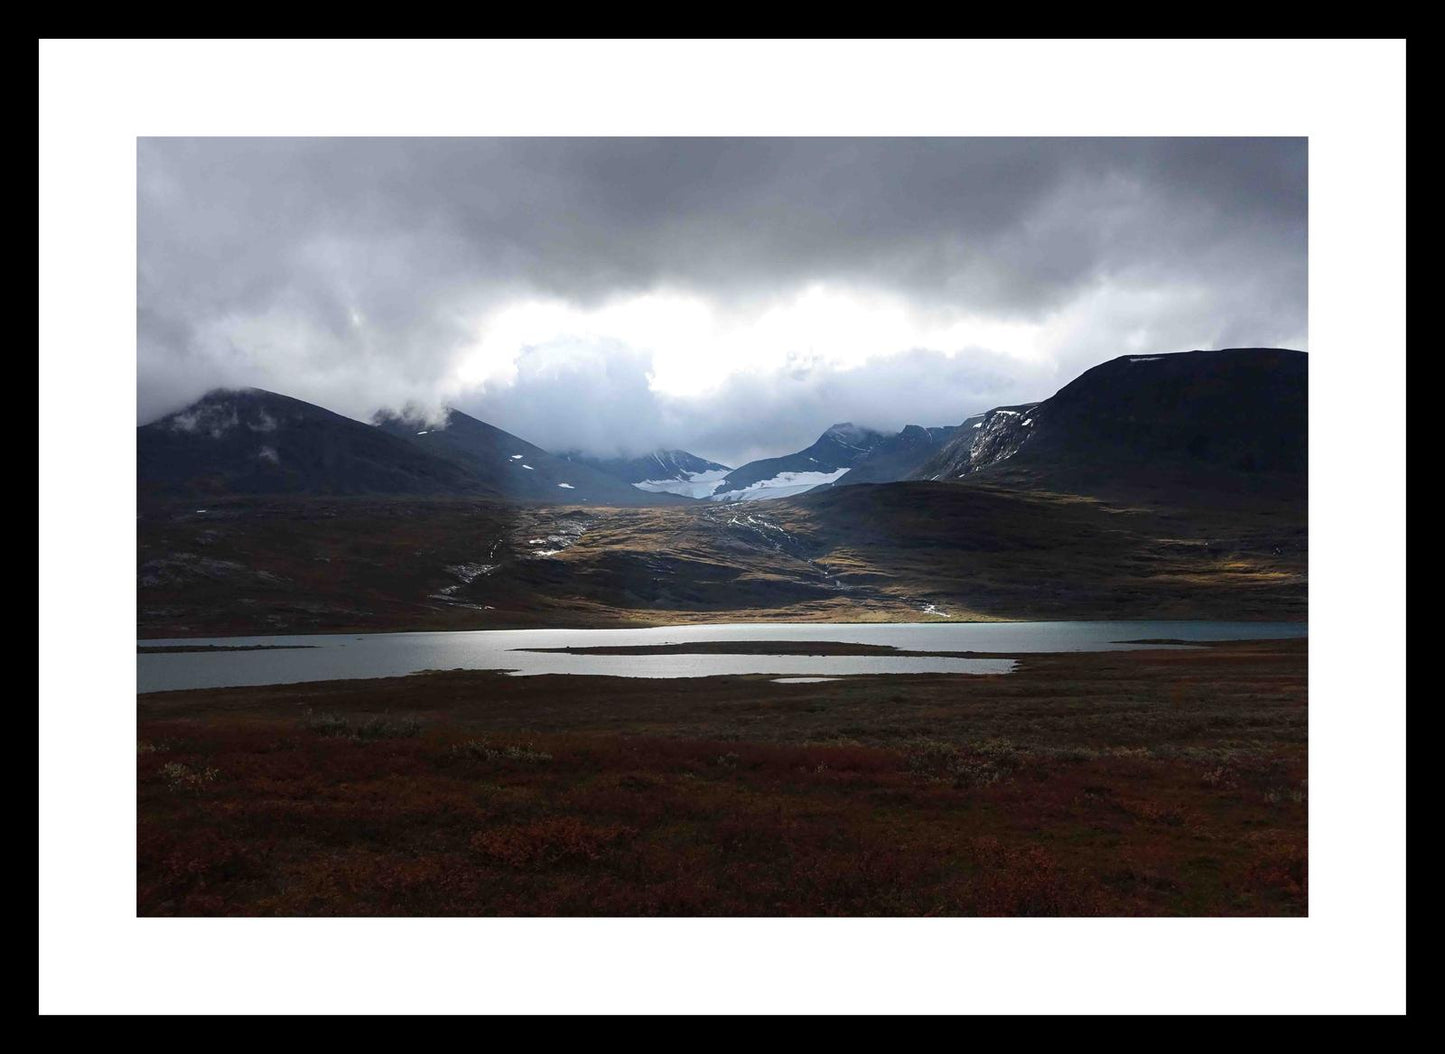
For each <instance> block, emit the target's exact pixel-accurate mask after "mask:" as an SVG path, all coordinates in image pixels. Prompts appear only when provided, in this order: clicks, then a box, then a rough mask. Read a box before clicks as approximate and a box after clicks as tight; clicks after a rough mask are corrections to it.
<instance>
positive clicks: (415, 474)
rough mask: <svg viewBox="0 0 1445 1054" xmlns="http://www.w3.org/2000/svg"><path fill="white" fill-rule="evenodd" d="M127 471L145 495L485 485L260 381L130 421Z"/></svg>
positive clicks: (412, 490) (442, 490) (477, 489)
mask: <svg viewBox="0 0 1445 1054" xmlns="http://www.w3.org/2000/svg"><path fill="white" fill-rule="evenodd" d="M136 470H137V484H138V489H139V492H140V493H141V494H142V495H143V496H150V497H184V496H201V495H226V494H318V495H341V494H358V495H360V494H428V495H448V494H451V495H462V494H473V493H485V492H486V491H485V488H483V487H481V486H480V485H479V484H478V483H477V481H476V480H474V479H472V478H471V477H470V476H469V475H468V474H467V473H466V472H464V471H463V470H461V469H460V468H458V467H457V466H456V465H453V464H451V463H449V462H446V461H443V460H441V459H439V458H435V457H432V456H431V455H429V454H427V453H425V452H424V451H421V450H418V449H417V448H416V447H415V446H412V445H411V444H408V443H405V442H403V441H402V440H400V439H397V438H396V437H394V436H389V435H386V434H385V433H383V432H380V431H378V430H377V429H375V428H372V427H371V426H370V425H365V424H362V423H361V422H359V421H353V420H351V419H350V418H348V417H342V416H341V415H340V414H335V413H332V412H331V411H330V410H325V409H322V408H321V407H319V406H314V405H312V404H311V403H307V402H302V401H301V400H300V399H292V398H290V397H288V396H285V395H277V394H276V393H274V392H268V391H263V390H262V389H260V388H246V389H241V390H236V391H228V390H223V389H217V390H216V391H212V392H210V393H208V394H207V395H206V396H204V397H203V398H201V399H200V400H198V401H197V402H195V403H193V404H191V405H190V406H188V407H186V408H185V409H184V410H180V411H178V412H176V413H173V414H169V415H167V416H166V417H163V418H161V419H160V420H158V421H154V422H152V423H150V424H148V425H144V426H142V427H140V428H138V429H137V430H136Z"/></svg>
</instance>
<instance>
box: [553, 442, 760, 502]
mask: <svg viewBox="0 0 1445 1054" xmlns="http://www.w3.org/2000/svg"><path fill="white" fill-rule="evenodd" d="M561 456H562V457H563V458H565V459H566V460H568V461H576V462H580V463H581V464H584V465H590V466H591V467H592V468H595V469H597V470H598V471H599V472H605V473H607V474H608V475H609V476H616V477H617V478H618V479H620V480H622V481H623V482H624V483H629V484H631V485H633V486H634V487H636V488H637V489H638V490H644V491H648V492H650V493H655V494H680V495H683V496H684V497H689V498H703V497H706V496H707V495H709V494H711V493H712V491H713V488H714V487H716V486H717V483H718V481H719V480H720V479H722V478H723V477H724V476H726V475H727V474H728V473H729V472H731V471H732V469H731V468H729V467H728V466H727V465H720V464H718V463H717V462H716V461H709V460H707V458H702V457H698V456H697V455H696V454H692V453H689V452H688V451H686V450H656V451H654V452H652V453H651V454H645V455H643V456H642V457H632V458H623V457H614V458H599V457H591V456H589V455H587V454H582V453H578V452H572V453H567V454H563V455H561Z"/></svg>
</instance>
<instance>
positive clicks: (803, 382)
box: [138, 139, 1307, 464]
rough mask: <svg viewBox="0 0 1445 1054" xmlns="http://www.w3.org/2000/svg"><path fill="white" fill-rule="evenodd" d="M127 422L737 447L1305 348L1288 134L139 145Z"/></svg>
mask: <svg viewBox="0 0 1445 1054" xmlns="http://www.w3.org/2000/svg"><path fill="white" fill-rule="evenodd" d="M138 153H139V170H138V187H139V202H138V205H139V221H138V239H139V273H138V278H139V305H138V309H139V314H138V333H139V347H138V354H139V389H138V415H139V418H140V419H141V420H142V421H145V420H150V419H153V418H155V417H157V416H159V415H160V414H162V413H165V412H168V411H171V410H174V409H177V408H178V407H180V406H182V405H184V404H185V403H187V402H188V401H190V400H192V399H194V398H195V397H196V396H198V395H199V394H200V393H202V392H203V391H205V390H207V389H209V388H212V387H216V386H218V385H226V386H248V385H254V386H258V387H262V388H269V389H273V390H279V391H284V392H287V393H288V394H292V395H295V396H297V397H299V398H303V399H307V400H310V401H314V402H317V403H319V404H321V405H323V406H327V407H329V408H332V409H335V410H337V411H338V412H341V413H344V414H347V415H349V416H353V417H356V418H358V419H362V420H365V419H369V417H370V415H371V414H372V412H373V411H375V410H376V409H378V408H380V407H393V408H400V407H403V406H406V405H408V404H410V405H412V406H414V407H418V408H422V409H423V410H425V411H427V412H431V413H436V412H437V411H438V410H439V409H440V408H441V407H442V406H443V405H454V406H456V407H458V408H459V409H461V410H463V411H464V412H466V413H469V414H472V415H473V416H476V417H479V418H481V419H483V420H486V421H490V422H492V423H494V424H496V425H497V426H499V427H501V428H504V429H506V430H508V431H511V432H514V433H516V434H519V435H522V436H524V437H526V438H528V439H530V440H532V441H533V442H536V443H539V444H541V445H543V446H546V447H549V448H551V449H554V450H555V449H582V450H587V451H589V452H591V453H594V454H597V455H599V456H617V455H635V454H639V453H643V452H646V451H648V450H651V449H654V448H658V447H662V448H669V449H670V448H685V449H688V450H692V451H694V452H696V453H698V454H701V455H703V456H706V457H709V458H713V459H716V460H719V461H722V462H725V463H727V464H741V463H742V462H744V461H747V460H749V459H751V458H754V457H758V456H765V455H768V454H776V453H781V452H784V451H787V450H793V449H798V448H799V447H801V446H803V445H805V444H806V443H808V442H810V441H811V440H812V439H813V438H815V437H816V436H817V435H818V434H819V433H820V432H821V431H822V430H823V429H824V428H826V427H827V426H828V425H829V424H831V423H833V422H835V421H839V420H852V421H854V422H856V423H858V424H860V425H864V426H868V427H874V428H879V429H884V430H890V431H896V430H897V429H898V428H900V427H902V426H903V425H905V424H909V423H917V424H923V425H937V424H952V423H957V422H958V421H961V420H962V419H963V418H964V417H965V416H966V415H967V414H969V413H971V412H975V411H977V410H980V409H983V408H986V407H987V406H991V405H998V404H1001V403H1009V402H1019V401H1024V400H1029V399H1039V398H1043V397H1046V396H1048V395H1050V394H1052V392H1053V391H1054V390H1055V389H1056V388H1057V387H1058V386H1059V385H1060V384H1061V383H1063V382H1064V381H1065V380H1067V379H1069V378H1070V377H1072V376H1074V375H1076V374H1077V373H1079V372H1080V371H1081V370H1083V369H1085V368H1087V367H1088V366H1091V365H1093V364H1095V363H1097V362H1100V361H1103V360H1104V359H1108V358H1112V357H1114V356H1116V355H1119V354H1126V353H1134V352H1168V351H1179V350H1185V349H1189V348H1198V347H1226V346H1241V345H1275V346H1288V347H1298V348H1303V347H1305V346H1306V340H1307V332H1306V201H1307V194H1306V146H1305V141H1304V140H1303V139H1125V140H1108V139H1082V140H1079V139H909V140H896V139H842V140H839V139H658V140H650V139H536V140H534V139H439V140H430V139H274V140H272V139H194V140H187V139H143V140H141V141H140V144H139V151H138Z"/></svg>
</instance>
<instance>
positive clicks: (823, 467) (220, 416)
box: [137, 348, 1307, 507]
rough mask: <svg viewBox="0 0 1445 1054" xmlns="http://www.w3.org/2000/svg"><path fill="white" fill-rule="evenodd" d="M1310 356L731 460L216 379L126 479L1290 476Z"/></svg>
mask: <svg viewBox="0 0 1445 1054" xmlns="http://www.w3.org/2000/svg"><path fill="white" fill-rule="evenodd" d="M1306 360H1307V357H1306V356H1305V355H1304V354H1303V353H1301V352H1294V351H1286V350H1282V349H1272V348H1235V349H1226V350H1221V351H1193V352H1185V353H1180V354H1172V355H1144V356H1140V355H1128V356H1121V357H1119V358H1116V359H1113V360H1110V361H1109V362H1105V363H1103V364H1101V365H1099V366H1096V367H1094V368H1093V369H1091V370H1088V371H1086V372H1085V373H1083V374H1082V375H1080V376H1079V377H1078V378H1076V379H1075V380H1074V381H1072V382H1070V383H1069V384H1067V385H1065V386H1064V387H1063V388H1061V389H1060V390H1059V391H1058V392H1057V393H1056V394H1054V395H1053V396H1051V397H1050V398H1048V399H1045V400H1043V401H1041V402H1036V403H1023V404H1018V405H1012V406H999V407H995V408H993V409H991V410H988V411H986V412H984V413H981V414H975V415H973V416H971V417H969V418H967V419H966V420H964V421H963V422H962V423H961V424H959V425H957V426H950V427H923V426H920V425H909V426H907V427H906V428H904V429H903V430H902V431H900V432H897V433H894V434H889V433H885V432H880V431H877V430H875V429H871V428H866V427H861V426H858V425H855V424H853V423H851V422H843V423H840V424H835V425H833V426H832V427H830V428H828V429H827V430H826V431H825V432H823V434H822V435H820V436H819V437H818V439H817V440H816V441H815V442H813V443H812V444H811V445H809V446H808V447H806V448H804V449H802V450H799V451H796V452H794V453H791V454H785V455H782V456H778V457H770V458H763V459H760V460H757V461H751V462H748V463H747V464H745V465H741V466H739V467H737V468H730V467H729V466H727V465H723V464H720V463H718V462H715V461H711V460H708V459H706V458H702V457H698V456H697V455H695V454H692V453H690V452H688V451H686V450H659V451H656V452H654V453H652V454H647V455H643V456H640V457H611V458H607V457H597V456H594V455H589V454H586V453H583V452H579V451H570V452H566V453H563V454H553V453H550V452H548V451H547V450H544V449H543V448H542V447H539V446H537V445H535V444H533V443H530V442H528V441H527V440H525V439H522V438H520V437H518V436H515V435H512V434H511V433H509V432H506V431H504V430H502V429H500V428H497V427H495V426H493V425H490V424H488V423H486V422H484V421H479V420H477V419H476V418H474V417H471V416H469V415H467V414H465V413H462V412H461V411H459V410H456V409H449V410H447V411H445V413H444V415H443V417H442V419H441V420H440V421H428V420H426V419H423V418H418V417H415V416H408V415H403V414H396V413H392V412H388V411H383V412H379V413H378V414H377V415H376V416H375V417H374V419H373V421H372V423H371V424H369V425H368V424H363V423H361V422H359V421H354V420H351V419H350V418H346V417H343V416H341V415H339V414H335V413H332V412H331V411H329V410H325V409H323V408H321V407H319V406H314V405H312V404H310V403H305V402H302V401H300V400H298V399H293V398H290V397H288V396H284V395H279V394H276V393H274V392H267V391H263V390H261V389H255V388H252V389H244V390H239V391H226V390H217V391H213V392H210V393H208V394H207V395H206V396H204V397H203V398H202V399H200V400H199V401H197V402H196V403H194V404H192V405H191V406H189V407H187V408H185V409H184V410H180V411H178V412H176V413H173V414H169V415H167V416H166V417H163V418H161V419H160V420H158V421H155V422H152V423H150V424H148V425H145V426H143V427H141V428H140V429H138V431H137V447H138V453H137V462H138V463H137V469H138V485H139V489H140V492H141V494H143V495H146V496H151V497H183V496H184V497H195V496H204V495H211V496H222V495H226V494H235V495H258V494H319V495H347V494H354V495H363V494H369V495H386V494H395V495H434V496H447V495H476V496H481V497H491V498H504V499H508V500H517V501H528V502H542V503H547V504H558V505H607V506H622V507H627V506H639V505H659V504H675V503H679V502H682V503H687V502H690V501H694V500H708V501H715V502H735V501H744V502H751V501H759V500H769V499H778V498H787V497H793V496H796V495H799V494H803V493H806V492H808V491H811V490H815V489H835V488H838V487H846V486H851V485H855V484H865V483H893V482H898V481H902V480H910V479H913V480H930V481H937V482H949V481H957V480H961V479H964V478H968V477H973V476H983V477H986V478H989V479H998V480H1003V479H1012V480H1025V479H1026V480H1030V481H1032V482H1033V483H1034V484H1035V485H1044V484H1046V483H1047V484H1049V485H1054V486H1057V487H1060V488H1062V489H1066V490H1067V489H1069V488H1070V487H1077V486H1080V485H1083V486H1093V485H1105V484H1106V483H1108V482H1113V483H1114V484H1116V485H1121V484H1123V483H1125V482H1127V481H1128V480H1129V479H1131V478H1133V477H1146V478H1148V479H1151V480H1157V479H1159V478H1164V477H1171V476H1174V475H1178V474H1179V473H1180V472H1183V473H1184V474H1185V475H1192V476H1194V477H1197V478H1198V479H1200V480H1205V479H1208V480H1210V481H1212V483H1213V484H1220V483H1221V482H1222V483H1224V484H1227V483H1228V480H1229V478H1230V477H1231V476H1232V475H1237V474H1240V473H1243V474H1245V475H1249V476H1260V475H1271V476H1272V475H1277V474H1280V473H1284V474H1286V475H1290V476H1292V477H1294V478H1296V479H1303V474H1304V470H1305V465H1306V455H1307V427H1306V426H1307V415H1306Z"/></svg>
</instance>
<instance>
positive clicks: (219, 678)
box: [136, 621, 1308, 693]
mask: <svg viewBox="0 0 1445 1054" xmlns="http://www.w3.org/2000/svg"><path fill="white" fill-rule="evenodd" d="M1307 634H1308V626H1307V625H1306V624H1305V623H1302V622H1172V621H1132V622H1129V621H1120V622H987V623H978V622H975V623H957V622H953V623H948V622H944V623H897V622H890V623H853V624H839V623H796V622H790V623H736V624H725V625H703V626H667V627H658V628H652V629H523V630H474V631H470V632H446V633H366V634H310V635H304V636H279V637H211V638H193V637H192V638H184V639H168V640H145V641H141V642H140V644H141V646H143V647H162V646H184V647H205V646H212V647H226V648H258V647H259V648H262V649H266V650H252V651H214V652H175V653H160V654H147V653H144V652H143V653H141V654H139V655H137V656H136V681H137V690H138V691H139V692H143V693H144V692H165V691H174V690H177V689H186V688H227V687H237V686H240V685H261V684H293V683H297V682H301V681H330V680H355V679H360V678H369V677H398V676H403V675H405V674H412V673H419V672H421V671H423V670H452V669H466V670H501V671H506V672H508V673H510V674H513V675H516V676H535V675H538V674H556V673H566V674H581V675H603V676H610V677H711V676H717V675H722V674H766V675H770V676H775V677H778V678H789V679H801V678H817V677H848V676H858V675H865V674H910V673H912V674H918V673H954V674H964V675H978V674H1001V673H1008V672H1010V671H1011V670H1012V669H1013V668H1014V665H1015V664H1014V661H1013V660H1012V659H1010V658H987V659H961V658H948V657H942V656H916V655H913V656H910V655H896V656H895V655H807V654H798V655H727V654H722V655H687V654H672V655H577V654H566V653H556V652H552V653H546V652H536V651H525V650H521V649H527V648H563V647H574V648H578V647H581V648H586V647H602V646H622V645H661V644H682V643H694V642H698V641H729V642H744V641H796V642H797V643H798V644H799V646H800V648H799V650H800V651H804V652H805V651H806V645H807V644H808V643H809V642H815V641H837V642H841V643H847V644H875V645H885V646H891V647H895V648H899V649H903V650H909V651H975V652H992V653H1001V654H1003V655H1024V654H1031V653H1032V654H1037V653H1040V652H1069V651H1119V650H1126V649H1132V648H1140V649H1142V648H1168V647H1187V646H1188V645H1187V644H1137V643H1125V642H1129V641H1139V640H1150V639H1168V640H1177V641H1186V642H1187V641H1213V640H1275V639H1282V638H1290V637H1304V636H1306V635H1307ZM272 648H275V649H278V650H269V649H272Z"/></svg>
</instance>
